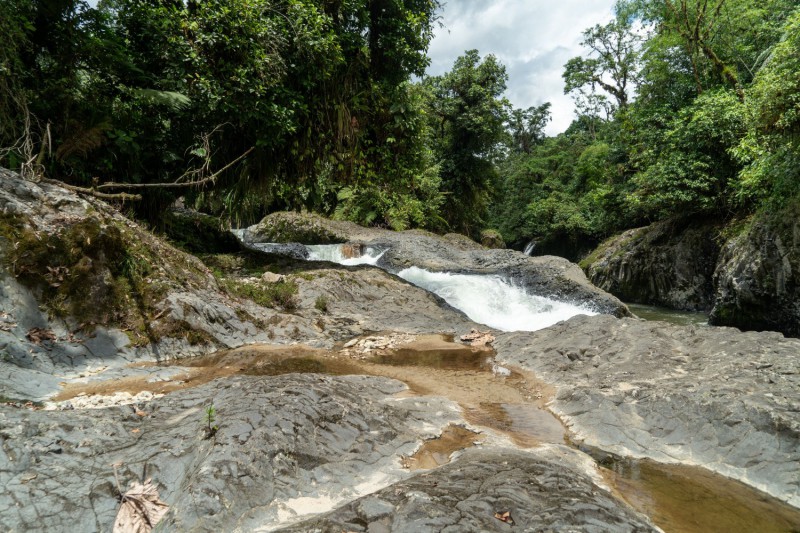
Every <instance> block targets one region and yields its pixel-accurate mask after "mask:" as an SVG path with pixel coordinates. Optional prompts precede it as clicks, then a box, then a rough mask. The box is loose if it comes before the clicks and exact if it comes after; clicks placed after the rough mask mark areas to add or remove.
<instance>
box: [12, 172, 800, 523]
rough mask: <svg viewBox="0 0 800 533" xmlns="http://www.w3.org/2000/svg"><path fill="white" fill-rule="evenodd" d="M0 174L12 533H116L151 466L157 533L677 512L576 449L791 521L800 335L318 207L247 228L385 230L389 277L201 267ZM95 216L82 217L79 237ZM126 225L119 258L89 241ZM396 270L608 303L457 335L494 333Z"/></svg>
mask: <svg viewBox="0 0 800 533" xmlns="http://www.w3.org/2000/svg"><path fill="white" fill-rule="evenodd" d="M2 178H3V179H2V180H0V210H1V211H2V213H3V224H4V229H3V232H2V237H1V238H2V250H3V257H4V261H3V266H2V277H0V280H1V281H2V283H0V290H2V298H0V350H2V353H3V358H2V360H0V375H1V376H2V379H0V394H2V395H3V396H4V397H5V403H3V404H2V405H0V442H1V443H2V448H1V449H2V453H0V483H2V484H3V486H4V487H6V490H5V491H4V492H3V494H2V495H0V523H2V524H3V526H4V529H7V530H9V531H108V530H110V529H112V528H113V527H114V523H115V517H116V515H117V510H118V509H119V507H120V492H123V493H124V492H125V491H126V489H127V487H128V484H129V483H130V482H132V481H139V482H144V481H145V480H146V479H148V478H149V479H152V481H153V483H154V485H155V487H156V488H157V490H158V497H159V498H160V501H161V502H163V504H164V505H166V506H168V510H167V512H166V515H165V516H164V518H163V519H162V520H161V522H160V523H159V525H158V529H159V530H165V531H185V530H196V531H222V530H226V531H228V530H230V531H232V530H239V531H270V530H281V529H284V530H292V531H372V532H374V531H408V532H411V531H413V532H417V531H445V530H446V531H476V530H484V531H515V530H520V531H543V530H553V531H651V530H654V531H655V530H657V528H658V524H665V523H667V522H660V520H661V518H660V517H658V516H657V513H651V512H650V510H649V508H647V507H642V506H637V504H636V502H635V501H633V499H632V498H626V497H625V495H624V494H623V493H621V492H620V487H619V486H618V485H615V484H614V483H612V482H611V481H610V478H609V475H608V471H607V470H606V469H605V468H603V467H601V466H599V465H598V463H596V462H595V461H594V460H592V459H591V458H590V456H589V455H586V454H585V453H582V452H581V451H580V448H581V446H585V447H587V449H589V448H591V449H592V450H605V451H606V452H612V453H614V454H616V455H617V456H620V457H632V458H651V459H655V460H658V461H662V462H668V463H678V464H682V465H694V466H700V467H703V468H705V469H708V470H711V471H714V472H717V473H720V474H723V475H725V476H728V477H730V478H733V479H737V480H740V481H742V482H744V483H745V484H747V485H749V486H751V487H754V488H756V489H758V490H760V491H762V492H763V493H765V494H770V495H772V496H773V497H774V498H775V499H776V500H780V501H783V502H787V503H788V504H789V505H787V506H782V505H781V504H779V503H777V501H773V503H769V504H767V508H766V509H767V510H766V511H761V512H763V513H766V514H772V515H776V516H779V518H780V520H779V521H777V522H776V524H777V525H776V526H775V528H774V530H776V531H781V530H783V531H791V530H792V528H794V529H797V528H800V511H798V510H797V508H799V507H800V495H799V494H800V493H799V492H798V491H799V490H800V487H799V486H798V483H799V482H798V480H800V471H798V466H797V465H798V464H800V456H799V455H800V452H798V450H800V415H798V412H800V397H798V390H800V387H798V385H799V383H798V379H800V378H798V376H800V361H799V359H800V357H799V356H798V354H800V343H799V342H798V341H795V340H791V339H784V338H783V337H782V336H781V335H779V334H774V333H740V332H738V331H737V330H733V329H714V328H696V327H694V326H686V327H678V326H668V325H665V324H663V323H648V322H642V321H639V320H637V319H634V318H616V317H615V316H614V315H616V316H619V317H625V316H627V315H629V312H628V311H627V309H626V308H625V306H624V305H622V304H621V303H620V302H619V301H618V300H616V299H615V298H614V297H612V296H610V295H607V294H605V293H603V292H602V291H600V290H599V289H596V288H594V287H593V286H591V284H589V283H588V281H586V279H585V277H584V276H583V274H582V272H581V271H580V269H578V268H577V267H576V266H575V265H572V264H570V263H568V262H565V261H563V260H559V259H556V258H528V257H526V256H524V255H523V254H519V253H516V252H510V251H495V250H487V249H483V248H482V247H480V246H479V245H476V244H475V243H472V242H471V241H468V240H464V239H463V238H459V237H456V236H446V237H437V236H434V235H431V234H426V233H422V232H403V233H391V232H385V231H379V230H368V229H363V228H358V227H357V226H354V225H350V224H343V223H334V222H329V221H324V220H322V219H317V218H315V217H304V216H300V217H298V216H295V215H277V216H273V217H271V218H270V219H268V220H267V221H265V222H264V223H263V224H262V225H260V228H252V232H253V235H251V236H250V239H251V240H252V239H256V240H262V241H282V242H287V243H289V242H298V241H302V242H306V243H319V242H351V243H355V244H358V245H362V244H368V245H369V246H380V247H383V248H385V249H386V252H385V254H384V255H383V256H382V258H381V261H382V264H381V266H382V267H383V269H379V268H375V267H370V266H359V267H344V266H340V265H333V264H330V263H309V262H305V261H302V260H300V259H298V258H297V257H295V258H287V257H286V256H278V255H275V254H259V253H256V252H244V251H243V252H241V253H238V254H223V255H219V254H216V255H210V256H203V257H201V259H202V261H200V260H198V259H197V258H194V257H192V256H190V255H188V254H185V253H184V252H181V251H179V250H177V249H175V248H173V247H172V246H170V245H169V244H167V243H165V242H164V241H162V240H161V239H159V238H157V237H155V236H153V235H151V234H150V233H148V232H146V231H145V230H143V229H142V228H140V227H139V226H137V225H136V224H133V223H131V222H129V221H127V220H126V219H124V218H123V217H121V216H120V215H119V214H117V213H116V212H115V211H114V210H113V209H111V208H109V207H108V206H106V205H104V204H102V203H100V202H97V201H95V200H87V199H82V198H78V197H77V196H75V195H73V194H72V193H69V192H66V191H64V190H61V189H59V188H57V187H54V186H50V185H46V184H33V183H29V182H24V181H22V180H19V179H18V178H16V177H15V176H13V175H11V174H9V173H4V175H3V176H2ZM87 220H92V221H93V223H92V224H94V226H92V227H96V228H97V231H96V232H94V233H92V234H91V235H84V234H80V235H79V238H78V237H76V233H75V231H74V228H76V225H77V224H81V223H84V224H85V221H87ZM80 227H85V226H80ZM110 228H117V229H116V230H112V229H110ZM93 231H94V230H93ZM116 231H119V234H120V235H121V237H122V238H121V241H120V242H121V243H122V244H121V246H123V251H124V254H123V255H122V257H124V258H126V261H127V263H126V264H128V265H129V266H128V267H126V269H122V270H118V269H116V267H115V266H114V265H109V264H107V263H106V262H104V257H103V256H102V254H100V252H99V251H97V250H95V249H94V248H93V247H92V246H91V243H87V242H86V239H89V240H91V242H95V241H94V239H97V238H98V237H97V235H111V234H114V235H116V233H115V232H116ZM259 232H261V233H259ZM48 235H50V236H55V237H57V238H60V239H66V238H70V239H72V241H70V242H72V243H73V246H76V247H79V248H81V250H82V251H83V252H84V253H85V254H87V255H86V256H87V257H89V258H90V259H91V260H92V261H93V262H92V265H93V266H92V268H85V266H86V265H85V262H84V263H82V264H81V265H83V266H79V265H78V263H79V261H76V262H75V263H70V261H69V256H68V255H65V256H64V257H65V258H61V257H57V256H56V255H55V254H51V255H50V257H51V259H52V261H53V262H52V263H50V264H47V265H44V267H47V266H49V267H50V269H55V273H54V272H53V270H48V269H47V268H44V270H43V271H42V272H41V273H39V272H38V271H36V270H35V269H36V262H35V261H33V260H32V258H33V257H38V256H35V253H36V252H37V250H39V248H37V247H36V246H34V244H35V243H36V242H39V241H41V240H44V239H49V237H48ZM320 236H322V237H320ZM301 237H302V239H301ZM34 239H35V240H34ZM80 239H83V240H80ZM326 239H327V241H326ZM46 242H48V243H50V244H51V245H52V246H55V245H56V244H57V243H56V242H55V241H50V240H47V241H46ZM109 242H111V243H112V244H113V243H115V242H117V241H109ZM20 249H23V250H26V251H27V252H26V253H30V254H32V255H30V256H20V253H19V250H20ZM294 249H295V251H297V250H299V248H297V247H295V248H294ZM92 254H95V255H92ZM301 255H302V254H301ZM139 260H142V261H144V260H146V261H150V262H151V264H152V265H153V266H152V267H151V268H145V266H144V265H139V263H138V261H139ZM409 264H414V265H417V266H423V267H426V268H429V269H431V270H436V271H456V272H461V273H470V274H494V275H502V276H505V277H507V278H509V279H514V280H516V281H517V282H518V283H519V284H520V285H522V286H523V287H525V288H526V289H527V290H529V291H530V292H532V293H537V294H541V295H543V296H556V297H560V298H565V299H570V300H572V301H576V302H581V303H591V304H593V305H594V306H595V308H596V309H597V310H598V311H602V312H604V313H601V314H600V315H598V316H593V317H587V316H577V317H574V318H572V319H570V320H569V321H567V322H562V323H560V324H557V325H555V326H552V327H550V328H546V329H543V330H540V331H535V332H501V331H490V333H491V334H492V335H493V336H494V337H495V339H494V341H493V343H491V344H490V345H488V346H477V347H473V346H469V345H468V344H465V343H461V342H460V341H459V337H460V336H462V335H465V334H468V333H469V332H470V331H471V330H473V329H477V330H479V331H487V328H486V327H485V326H483V325H481V324H476V323H474V322H472V321H471V320H469V319H468V318H467V317H466V316H464V314H462V313H461V312H459V311H458V310H456V309H454V308H452V307H450V306H449V305H448V304H446V303H445V302H444V301H443V300H442V299H441V298H439V297H437V296H434V295H432V294H430V293H428V292H427V291H424V290H423V289H420V288H418V287H414V286H412V285H410V284H408V283H407V282H405V281H404V280H402V279H400V278H399V277H397V276H396V275H394V273H395V272H397V271H399V270H400V269H402V268H404V267H406V266H408V265H409ZM20 265H26V267H25V268H26V269H28V270H25V271H24V272H23V271H21V270H20ZM131 265H133V266H131ZM136 265H139V266H136ZM137 269H138V270H137ZM78 273H80V274H81V276H83V277H82V278H80V279H81V280H83V285H80V284H77V283H74V282H75V280H74V279H73V276H77V274H78ZM34 274H36V275H34ZM39 274H41V275H39ZM37 276H38V277H37ZM122 278H124V279H126V280H127V281H126V282H125V283H121V282H119V280H120V279H122ZM140 282H141V285H140V284H139V283H140ZM54 284H57V285H58V286H56V287H54V286H53V285H54ZM73 284H74V286H75V287H83V289H84V291H83V292H80V291H79V292H77V293H75V292H67V291H66V290H65V289H64V287H65V286H73ZM154 287H155V288H157V289H158V290H157V291H154V290H153V288H154ZM112 288H113V289H114V291H117V292H114V291H112V290H111V289H112ZM104 289H108V290H107V291H106V293H108V294H113V295H115V296H116V297H117V298H121V301H113V302H112V306H113V308H114V309H115V310H116V311H115V313H113V314H109V315H108V316H98V315H96V314H91V313H88V315H87V316H84V317H82V319H78V318H76V317H75V316H73V315H71V314H70V312H71V311H70V310H73V309H77V310H79V311H82V312H84V313H86V310H85V309H83V308H82V307H81V306H80V305H77V306H72V305H71V299H76V300H77V299H79V298H90V297H91V298H94V299H96V301H97V302H111V300H108V299H107V298H106V296H103V295H104V294H106V293H104ZM119 291H122V292H119ZM125 291H128V292H125ZM126 297H127V298H129V300H130V301H133V302H137V303H136V305H130V306H128V305H127V304H126V302H128V301H129V300H128V299H126ZM59 303H60V305H59V306H57V305H56V304H59ZM64 310H66V311H67V312H66V313H65V312H64ZM90 319H91V320H94V321H95V323H91V322H87V320H90ZM100 319H103V320H102V321H101V320H100ZM487 338H488V337H487ZM40 401H45V402H50V403H47V404H39V403H37V402H40ZM548 409H549V411H548ZM550 412H552V413H555V414H556V415H558V416H559V417H560V420H561V421H563V422H564V423H565V424H566V426H567V427H568V431H567V432H566V433H565V429H564V428H563V427H562V426H561V425H560V422H559V420H558V419H556V418H553V417H552V415H551V414H550ZM565 435H566V437H567V438H566V440H565V438H564V437H565ZM593 455H595V456H597V454H596V453H594V452H593ZM765 494H761V493H753V494H752V495H750V496H745V498H750V499H753V500H756V499H767V500H768V499H769V498H768V497H767V496H766V495H765ZM632 505H633V506H632ZM792 506H793V507H792ZM696 527H697V526H696ZM681 528H682V529H681V530H691V528H687V529H683V526H681ZM781 528H783V529H781ZM665 529H666V530H669V529H668V528H666V527H665ZM695 530H696V531H700V530H703V529H695Z"/></svg>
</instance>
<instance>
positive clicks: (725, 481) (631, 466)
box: [580, 447, 800, 533]
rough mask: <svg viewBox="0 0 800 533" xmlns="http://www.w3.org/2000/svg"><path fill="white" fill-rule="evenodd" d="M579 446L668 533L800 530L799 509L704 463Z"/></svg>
mask: <svg viewBox="0 0 800 533" xmlns="http://www.w3.org/2000/svg"><path fill="white" fill-rule="evenodd" d="M580 448H581V449H582V450H583V451H584V452H586V453H588V454H589V455H591V456H592V457H594V458H595V460H596V461H597V462H598V464H599V465H600V469H601V473H602V474H603V477H604V478H605V480H606V482H607V483H608V484H609V485H610V486H611V487H612V490H613V491H614V492H616V493H617V494H618V495H619V496H621V497H622V499H623V500H625V501H626V502H628V504H630V505H631V506H632V507H634V508H635V509H637V510H638V511H640V512H642V513H644V514H645V515H647V516H649V517H650V519H651V520H652V521H653V522H654V523H655V524H657V525H658V526H659V527H661V528H662V529H663V530H664V531H666V532H667V533H695V532H706V531H708V532H711V531H720V532H728V533H738V532H741V533H780V532H782V533H787V532H800V511H798V510H797V509H795V508H794V507H791V506H789V505H787V504H784V503H782V502H779V501H777V500H776V499H775V498H772V497H770V496H768V495H766V494H763V493H760V492H758V491H756V490H754V489H752V488H751V487H748V486H747V485H745V484H744V483H740V482H738V481H736V480H733V479H729V478H726V477H724V476H720V475H718V474H714V473H713V472H711V471H709V470H706V469H703V468H696V467H691V466H686V465H672V464H664V463H657V462H655V461H651V460H649V459H630V458H620V457H616V456H613V455H610V454H607V453H605V452H602V451H600V450H595V449H587V448H584V447H580Z"/></svg>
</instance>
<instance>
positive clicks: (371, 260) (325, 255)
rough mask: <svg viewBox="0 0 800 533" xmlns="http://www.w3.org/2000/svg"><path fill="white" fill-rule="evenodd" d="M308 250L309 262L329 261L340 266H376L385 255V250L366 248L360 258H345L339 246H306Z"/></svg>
mask: <svg viewBox="0 0 800 533" xmlns="http://www.w3.org/2000/svg"><path fill="white" fill-rule="evenodd" d="M306 248H308V260H309V261H330V262H332V263H339V264H340V265H348V266H355V265H373V266H374V265H376V264H378V260H379V259H380V258H381V256H382V255H383V254H384V253H386V250H378V249H377V248H372V247H367V249H366V250H364V254H363V255H361V256H360V257H350V258H346V257H345V256H344V254H343V253H342V245H341V244H315V245H306Z"/></svg>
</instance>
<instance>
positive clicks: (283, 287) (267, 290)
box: [221, 279, 297, 311]
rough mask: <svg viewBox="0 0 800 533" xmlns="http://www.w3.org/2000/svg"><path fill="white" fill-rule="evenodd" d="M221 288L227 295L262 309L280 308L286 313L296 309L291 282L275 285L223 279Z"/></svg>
mask: <svg viewBox="0 0 800 533" xmlns="http://www.w3.org/2000/svg"><path fill="white" fill-rule="evenodd" d="M221 284H222V287H223V288H224V289H225V290H227V291H228V293H230V294H233V295H234V296H238V297H240V298H247V299H248V300H252V301H253V302H255V303H256V304H258V305H261V306H263V307H280V308H282V309H284V310H286V311H293V310H295V309H296V308H297V300H296V298H295V296H296V295H297V284H295V283H293V282H291V281H278V282H276V283H264V282H255V283H249V282H244V281H238V280H234V279H223V280H222V281H221Z"/></svg>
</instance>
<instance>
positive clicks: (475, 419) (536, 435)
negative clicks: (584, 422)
mask: <svg viewBox="0 0 800 533" xmlns="http://www.w3.org/2000/svg"><path fill="white" fill-rule="evenodd" d="M465 418H466V419H467V421H469V422H470V423H471V424H475V425H478V426H483V427H488V428H491V429H494V430H495V431H498V432H500V433H502V434H504V435H506V436H507V437H509V438H510V439H511V440H512V441H513V442H514V444H516V445H517V446H519V447H521V448H532V447H534V446H538V445H540V444H542V443H544V442H546V443H552V444H564V443H565V440H566V436H567V430H566V428H565V427H564V425H563V424H562V423H561V421H560V420H559V419H558V418H556V416H555V415H553V414H552V413H551V412H550V411H546V410H544V409H541V408H539V407H537V406H536V405H533V404H530V403H517V404H508V403H489V404H481V405H480V406H478V407H473V408H469V409H465Z"/></svg>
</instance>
